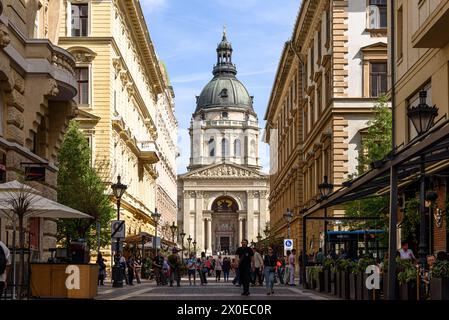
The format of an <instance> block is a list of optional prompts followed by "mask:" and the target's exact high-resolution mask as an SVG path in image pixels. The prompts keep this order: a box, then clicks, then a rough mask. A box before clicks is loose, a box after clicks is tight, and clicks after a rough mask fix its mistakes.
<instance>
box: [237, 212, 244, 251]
mask: <svg viewBox="0 0 449 320" xmlns="http://www.w3.org/2000/svg"><path fill="white" fill-rule="evenodd" d="M242 233H243V218H239V237H238V239H239V243H238V244H237V246H238V247H239V246H240V243H241V242H242V239H243V238H242Z"/></svg>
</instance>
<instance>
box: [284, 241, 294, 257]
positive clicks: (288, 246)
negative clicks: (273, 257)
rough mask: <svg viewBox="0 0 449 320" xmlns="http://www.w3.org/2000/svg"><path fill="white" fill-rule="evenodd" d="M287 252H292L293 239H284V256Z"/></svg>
mask: <svg viewBox="0 0 449 320" xmlns="http://www.w3.org/2000/svg"><path fill="white" fill-rule="evenodd" d="M287 250H290V251H292V250H293V239H284V254H286V253H287Z"/></svg>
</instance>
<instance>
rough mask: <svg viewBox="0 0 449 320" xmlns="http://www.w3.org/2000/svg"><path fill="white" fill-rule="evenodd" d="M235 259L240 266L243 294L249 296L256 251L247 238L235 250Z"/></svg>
mask: <svg viewBox="0 0 449 320" xmlns="http://www.w3.org/2000/svg"><path fill="white" fill-rule="evenodd" d="M235 259H236V261H237V263H238V266H239V275H240V282H241V283H242V286H243V293H242V296H249V283H250V278H251V268H254V267H253V266H254V253H253V250H252V249H251V248H249V247H248V240H247V239H243V241H242V246H241V247H239V248H238V249H237V251H236V252H235Z"/></svg>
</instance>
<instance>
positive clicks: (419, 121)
mask: <svg viewBox="0 0 449 320" xmlns="http://www.w3.org/2000/svg"><path fill="white" fill-rule="evenodd" d="M426 100H427V91H425V90H421V91H420V92H419V104H418V105H417V106H416V107H408V110H407V116H408V117H409V119H410V121H411V122H412V124H413V126H414V127H415V130H416V132H417V133H418V136H420V135H422V134H424V133H425V132H427V131H428V130H429V129H430V128H431V127H432V126H433V124H434V120H435V117H436V116H437V115H438V108H437V107H436V106H433V107H431V106H429V105H428V104H427V103H426ZM420 161H421V164H420V187H419V212H420V217H421V223H420V225H419V251H418V255H419V264H420V266H421V268H425V266H426V263H427V251H428V248H427V228H426V222H427V219H426V164H425V156H424V155H421V157H420Z"/></svg>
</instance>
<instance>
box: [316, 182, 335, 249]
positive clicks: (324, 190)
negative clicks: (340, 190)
mask: <svg viewBox="0 0 449 320" xmlns="http://www.w3.org/2000/svg"><path fill="white" fill-rule="evenodd" d="M318 189H319V190H320V193H321V200H326V199H327V198H328V197H329V195H330V194H331V193H332V191H333V189H334V185H333V184H332V183H329V182H328V180H327V176H324V182H323V183H320V184H319V185H318ZM327 225H328V224H327V207H324V255H326V252H327Z"/></svg>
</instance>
